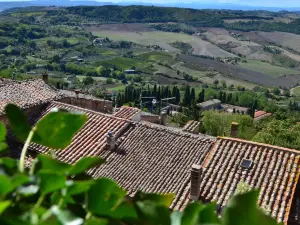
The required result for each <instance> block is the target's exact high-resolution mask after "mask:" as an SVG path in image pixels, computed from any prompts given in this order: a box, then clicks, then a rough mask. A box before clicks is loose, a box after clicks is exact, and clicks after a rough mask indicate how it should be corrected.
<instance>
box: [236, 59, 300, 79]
mask: <svg viewBox="0 0 300 225" xmlns="http://www.w3.org/2000/svg"><path fill="white" fill-rule="evenodd" d="M240 66H241V67H243V68H245V69H249V70H253V71H257V72H263V73H265V74H268V75H271V76H275V77H278V76H283V75H290V74H300V71H297V70H293V69H291V68H285V67H280V66H275V65H271V64H270V63H267V62H261V61H259V60H248V62H247V63H240Z"/></svg>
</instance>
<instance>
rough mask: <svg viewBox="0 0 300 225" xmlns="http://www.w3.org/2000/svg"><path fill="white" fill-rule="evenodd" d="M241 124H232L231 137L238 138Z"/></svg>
mask: <svg viewBox="0 0 300 225" xmlns="http://www.w3.org/2000/svg"><path fill="white" fill-rule="evenodd" d="M238 129H239V124H238V123H236V122H232V123H231V130H230V137H233V138H236V137H237V136H238Z"/></svg>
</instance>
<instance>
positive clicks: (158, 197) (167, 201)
mask: <svg viewBox="0 0 300 225" xmlns="http://www.w3.org/2000/svg"><path fill="white" fill-rule="evenodd" d="M174 197H175V195H174V194H164V195H162V194H148V193H142V192H140V191H138V192H137V193H136V194H135V196H134V201H145V200H149V201H153V202H155V203H156V204H158V205H163V206H165V207H169V206H170V205H171V204H172V202H173V199H174Z"/></svg>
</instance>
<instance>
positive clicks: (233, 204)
mask: <svg viewBox="0 0 300 225" xmlns="http://www.w3.org/2000/svg"><path fill="white" fill-rule="evenodd" d="M258 194H259V192H258V191H251V192H247V193H244V194H239V195H236V196H234V197H233V198H232V199H231V200H230V201H229V203H228V204H227V206H226V207H225V209H224V211H223V212H224V213H223V217H222V221H223V223H222V224H224V225H254V224H255V225H256V224H263V225H276V224H277V222H276V220H275V219H273V218H271V217H269V216H266V215H265V214H264V213H263V212H262V210H261V209H259V208H258V207H257V198H258Z"/></svg>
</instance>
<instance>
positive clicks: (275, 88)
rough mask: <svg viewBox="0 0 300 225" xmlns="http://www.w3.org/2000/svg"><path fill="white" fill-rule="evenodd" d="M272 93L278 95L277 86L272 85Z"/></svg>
mask: <svg viewBox="0 0 300 225" xmlns="http://www.w3.org/2000/svg"><path fill="white" fill-rule="evenodd" d="M272 93H273V94H274V95H280V89H279V88H278V87H274V88H273V89H272Z"/></svg>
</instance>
